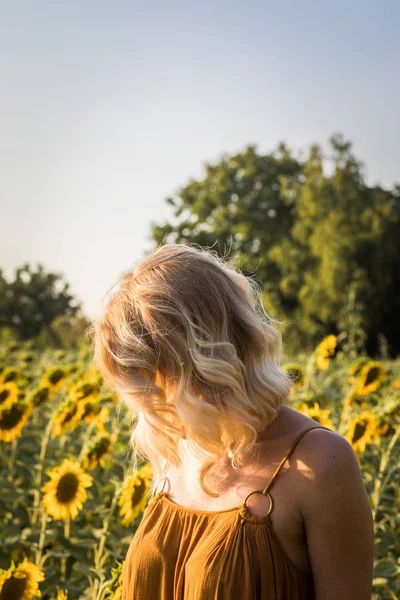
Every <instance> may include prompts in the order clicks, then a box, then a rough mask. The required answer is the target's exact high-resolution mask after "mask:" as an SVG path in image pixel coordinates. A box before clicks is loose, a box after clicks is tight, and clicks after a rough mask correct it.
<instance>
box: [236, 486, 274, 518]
mask: <svg viewBox="0 0 400 600" xmlns="http://www.w3.org/2000/svg"><path fill="white" fill-rule="evenodd" d="M252 494H262V495H263V496H268V498H269V509H268V512H267V513H266V514H267V515H269V514H270V512H271V510H272V507H273V502H272V498H271V496H270V495H269V493H268V492H264V490H254V491H253V492H250V494H247V496H246V498H245V499H244V502H243V504H244V506H245V508H246V510H248V508H247V505H246V501H247V498H249V497H250V496H251V495H252ZM250 514H252V513H250Z"/></svg>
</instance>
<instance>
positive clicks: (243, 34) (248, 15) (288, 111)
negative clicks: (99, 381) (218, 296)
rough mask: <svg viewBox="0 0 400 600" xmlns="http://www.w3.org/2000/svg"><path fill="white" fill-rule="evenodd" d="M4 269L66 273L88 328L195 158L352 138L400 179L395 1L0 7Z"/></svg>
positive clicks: (388, 180) (197, 163)
mask: <svg viewBox="0 0 400 600" xmlns="http://www.w3.org/2000/svg"><path fill="white" fill-rule="evenodd" d="M0 11H1V12H0V14H1V19H0V90H1V91H0V168H1V177H0V198H1V199H2V220H3V222H2V225H3V226H2V236H1V237H0V268H2V269H3V271H4V273H5V274H6V275H7V276H8V277H11V276H12V275H13V272H14V270H15V268H17V267H18V266H21V265H22V264H23V263H25V262H28V263H30V264H31V265H32V266H36V265H37V264H38V263H41V264H43V266H44V267H45V268H46V269H47V270H50V271H55V272H59V273H63V274H64V276H65V279H66V280H67V281H68V282H69V283H70V289H71V292H72V293H73V294H74V295H75V297H76V298H77V300H78V301H80V302H81V303H82V305H83V309H84V312H85V313H86V315H87V316H89V317H90V318H96V317H97V316H98V315H99V314H100V312H101V301H102V298H103V296H104V294H105V293H106V291H107V289H108V288H109V287H110V286H111V285H112V283H114V282H115V281H116V280H117V278H118V277H119V276H120V275H121V274H122V273H123V272H125V271H126V270H127V269H129V268H132V267H134V266H135V265H136V264H137V263H138V262H140V260H141V259H142V258H143V257H144V254H145V252H146V251H148V250H149V249H151V248H152V247H153V246H154V244H153V243H152V241H151V239H150V236H149V233H150V223H157V224H163V223H164V222H165V221H166V220H170V219H171V216H172V207H170V206H169V205H168V204H167V203H166V202H165V199H166V198H167V197H168V196H171V195H173V194H174V193H175V192H176V191H177V190H178V189H179V188H180V187H183V186H184V185H185V184H187V183H188V182H189V180H190V178H192V177H195V178H201V177H202V175H203V173H204V170H203V169H204V164H205V162H214V161H217V160H218V159H219V158H220V157H221V155H222V154H223V153H235V152H239V151H241V150H244V149H245V147H246V146H247V145H248V144H256V145H257V146H258V148H259V150H260V151H263V152H264V151H265V152H270V151H272V150H274V149H275V148H276V146H277V145H278V143H279V142H281V141H284V142H285V143H287V145H288V146H289V147H290V148H292V149H293V150H294V151H296V152H297V151H300V150H302V151H307V149H308V148H309V147H310V145H311V144H312V143H319V144H321V145H322V146H325V145H326V143H327V140H328V139H329V137H330V135H331V134H332V133H334V132H341V133H343V134H344V135H345V137H346V138H347V139H349V140H351V141H352V142H353V150H354V152H355V154H356V156H357V157H358V158H359V159H361V160H362V161H363V162H364V164H365V166H366V176H367V181H368V182H369V183H370V184H375V183H377V184H381V185H384V186H388V187H390V186H392V185H393V184H394V183H396V182H400V164H399V163H400V161H399V156H400V155H399V149H398V140H399V139H400V115H399V112H400V111H399V107H400V77H399V64H400V36H399V35H398V23H399V20H400V3H399V2H398V0H379V2H378V1H375V0H369V1H368V2H366V1H365V0H352V1H351V2H349V1H348V0H346V1H345V0H335V2H331V1H329V2H328V1H327V0H310V1H302V0H297V1H285V0H283V1H282V2H279V3H278V2H271V1H269V0H263V1H255V0H246V2H238V1H237V0H230V1H229V2H228V1H227V0H220V1H219V2H215V0H214V1H211V0H202V2H187V1H186V2H183V1H176V0H169V2H153V1H152V0H148V1H147V2H145V3H143V2H137V1H136V0H129V1H120V0H115V1H114V2H110V1H108V2H105V1H103V0H96V2H94V1H93V0H79V1H76V0H68V2H66V1H64V2H60V1H57V0H52V1H51V2H50V1H48V0H42V1H38V0H35V1H33V0H32V1H28V0H21V1H19V0H13V2H8V3H6V2H5V1H4V0H3V2H0Z"/></svg>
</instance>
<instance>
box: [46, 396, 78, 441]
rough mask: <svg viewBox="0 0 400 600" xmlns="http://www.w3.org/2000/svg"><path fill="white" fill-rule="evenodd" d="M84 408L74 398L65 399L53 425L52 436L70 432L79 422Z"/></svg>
mask: <svg viewBox="0 0 400 600" xmlns="http://www.w3.org/2000/svg"><path fill="white" fill-rule="evenodd" d="M83 411H84V406H83V405H82V403H81V402H76V400H75V399H74V398H67V399H66V400H65V402H63V404H62V405H61V406H60V409H59V411H58V413H57V415H56V417H55V420H54V425H53V436H54V437H58V436H60V435H61V434H62V433H66V432H67V431H72V430H73V429H75V427H76V426H77V425H79V423H80V422H81V418H82V415H83Z"/></svg>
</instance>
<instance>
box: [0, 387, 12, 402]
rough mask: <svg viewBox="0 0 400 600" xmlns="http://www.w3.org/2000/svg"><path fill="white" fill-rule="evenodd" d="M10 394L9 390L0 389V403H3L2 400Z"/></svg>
mask: <svg viewBox="0 0 400 600" xmlns="http://www.w3.org/2000/svg"><path fill="white" fill-rule="evenodd" d="M10 394H11V392H10V390H7V389H5V390H1V391H0V404H3V402H5V401H6V400H7V398H8V397H9V395H10Z"/></svg>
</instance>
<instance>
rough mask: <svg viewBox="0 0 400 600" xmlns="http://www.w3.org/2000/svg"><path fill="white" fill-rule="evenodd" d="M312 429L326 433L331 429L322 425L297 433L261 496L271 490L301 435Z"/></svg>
mask: <svg viewBox="0 0 400 600" xmlns="http://www.w3.org/2000/svg"><path fill="white" fill-rule="evenodd" d="M312 429H326V430H327V431H332V429H329V428H328V427H324V426H323V425H313V427H309V428H308V429H305V430H304V431H301V432H300V433H299V435H298V436H297V437H296V438H295V439H294V441H293V442H292V444H291V446H290V448H289V450H288V451H287V452H286V454H285V456H284V457H283V458H282V460H281V462H280V463H279V465H278V467H277V469H276V471H275V473H274V474H273V475H272V477H271V479H270V480H269V483H268V485H267V487H266V488H265V489H264V490H262V493H263V494H267V493H268V491H269V489H270V488H271V486H272V484H273V483H274V481H275V479H276V478H277V476H278V473H279V471H280V470H281V468H282V467H283V465H284V464H285V462H286V461H287V459H288V458H289V456H290V455H291V454H292V452H293V450H294V449H295V448H296V446H297V444H298V442H299V441H300V440H301V438H302V437H303V435H305V434H306V433H307V431H311V430H312Z"/></svg>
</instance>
